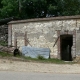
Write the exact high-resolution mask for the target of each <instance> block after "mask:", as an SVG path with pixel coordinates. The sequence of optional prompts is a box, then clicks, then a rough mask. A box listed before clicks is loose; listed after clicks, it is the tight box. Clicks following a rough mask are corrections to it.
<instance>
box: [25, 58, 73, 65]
mask: <svg viewBox="0 0 80 80" xmlns="http://www.w3.org/2000/svg"><path fill="white" fill-rule="evenodd" d="M24 59H25V60H27V61H32V62H34V61H35V62H42V63H53V64H54V63H55V64H74V62H65V61H63V60H59V59H54V58H53V59H51V58H49V59H45V58H41V57H39V58H31V57H24Z"/></svg>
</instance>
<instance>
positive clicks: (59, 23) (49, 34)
mask: <svg viewBox="0 0 80 80" xmlns="http://www.w3.org/2000/svg"><path fill="white" fill-rule="evenodd" d="M8 30H9V31H8V32H9V33H11V34H9V35H8V38H9V39H8V44H9V45H12V46H15V39H16V38H15V35H16V34H17V33H19V34H21V33H23V34H24V35H23V36H17V46H18V47H21V46H24V45H25V33H27V35H26V37H27V39H28V43H29V44H28V46H32V47H41V48H50V50H51V53H50V55H51V57H57V56H58V54H57V53H58V52H57V51H58V48H57V47H58V46H57V43H56V45H55V46H54V47H53V45H54V44H55V41H56V39H57V38H58V35H57V30H61V31H65V30H68V31H73V30H76V54H77V55H79V54H80V44H79V43H80V40H79V39H80V18H79V17H58V18H49V19H48V18H44V19H31V20H22V21H17V22H15V21H14V22H10V23H9V26H8ZM15 32H16V34H15ZM10 41H11V42H10Z"/></svg>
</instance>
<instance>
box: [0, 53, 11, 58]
mask: <svg viewBox="0 0 80 80" xmlns="http://www.w3.org/2000/svg"><path fill="white" fill-rule="evenodd" d="M0 56H1V57H11V56H12V54H9V53H6V52H0Z"/></svg>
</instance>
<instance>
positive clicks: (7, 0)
mask: <svg viewBox="0 0 80 80" xmlns="http://www.w3.org/2000/svg"><path fill="white" fill-rule="evenodd" d="M1 4H2V5H3V7H2V8H1V16H2V17H3V18H6V17H12V16H18V14H17V13H18V4H17V1H16V0H2V2H1Z"/></svg>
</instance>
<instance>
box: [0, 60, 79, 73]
mask: <svg viewBox="0 0 80 80" xmlns="http://www.w3.org/2000/svg"><path fill="white" fill-rule="evenodd" d="M0 71H23V72H24V71H25V72H41V73H80V64H52V63H38V62H23V61H14V60H9V59H0Z"/></svg>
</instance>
